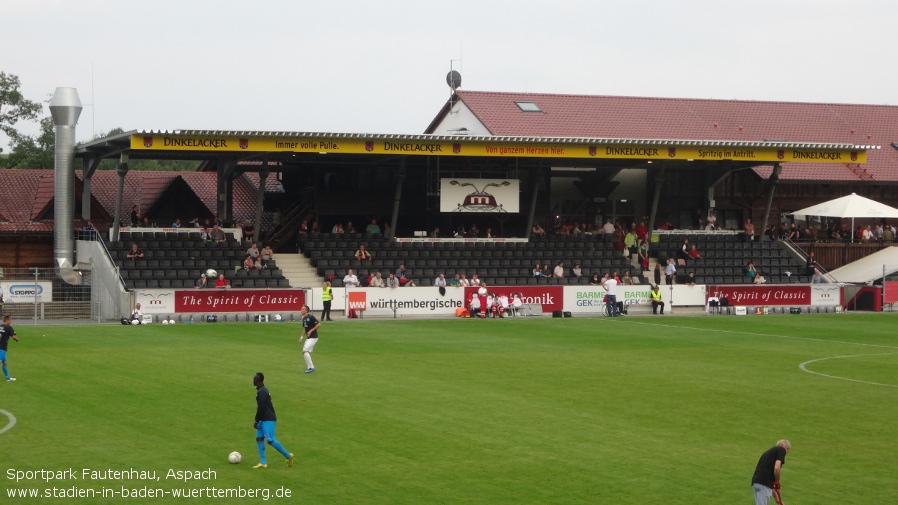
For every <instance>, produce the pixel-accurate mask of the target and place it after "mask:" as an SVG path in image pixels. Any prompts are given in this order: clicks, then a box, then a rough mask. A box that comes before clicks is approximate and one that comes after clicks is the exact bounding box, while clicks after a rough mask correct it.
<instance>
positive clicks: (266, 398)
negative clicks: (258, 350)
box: [253, 372, 293, 468]
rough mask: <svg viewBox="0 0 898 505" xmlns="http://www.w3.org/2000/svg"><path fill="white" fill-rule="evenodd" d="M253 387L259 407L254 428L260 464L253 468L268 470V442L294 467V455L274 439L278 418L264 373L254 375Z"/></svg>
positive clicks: (288, 464)
mask: <svg viewBox="0 0 898 505" xmlns="http://www.w3.org/2000/svg"><path fill="white" fill-rule="evenodd" d="M253 386H256V405H257V407H256V421H255V422H254V423H253V428H255V429H256V443H257V444H258V445H259V464H258V465H256V466H254V467H253V468H268V461H267V460H266V459H265V442H268V445H270V446H272V447H274V448H275V449H276V450H277V451H278V452H279V453H281V454H283V455H284V457H285V458H287V466H293V454H292V453H289V452H287V449H284V446H283V445H281V443H280V442H278V441H277V439H276V438H274V425H275V422H276V421H277V419H278V418H277V415H275V413H274V404H273V403H271V393H269V392H268V388H267V387H265V375H264V374H262V372H256V375H253Z"/></svg>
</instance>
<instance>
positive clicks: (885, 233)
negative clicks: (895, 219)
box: [882, 225, 895, 242]
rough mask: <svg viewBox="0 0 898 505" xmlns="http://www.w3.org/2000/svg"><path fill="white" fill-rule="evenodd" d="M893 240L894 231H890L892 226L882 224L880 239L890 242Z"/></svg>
mask: <svg viewBox="0 0 898 505" xmlns="http://www.w3.org/2000/svg"><path fill="white" fill-rule="evenodd" d="M893 240H895V232H894V231H892V227H891V226H889V225H885V226H883V230H882V241H883V242H891V241H893Z"/></svg>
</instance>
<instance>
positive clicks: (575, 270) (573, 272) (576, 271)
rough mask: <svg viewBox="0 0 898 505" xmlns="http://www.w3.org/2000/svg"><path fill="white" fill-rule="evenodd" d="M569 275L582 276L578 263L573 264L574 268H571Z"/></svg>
mask: <svg viewBox="0 0 898 505" xmlns="http://www.w3.org/2000/svg"><path fill="white" fill-rule="evenodd" d="M571 275H573V276H574V277H583V269H581V268H580V263H575V264H574V268H572V269H571Z"/></svg>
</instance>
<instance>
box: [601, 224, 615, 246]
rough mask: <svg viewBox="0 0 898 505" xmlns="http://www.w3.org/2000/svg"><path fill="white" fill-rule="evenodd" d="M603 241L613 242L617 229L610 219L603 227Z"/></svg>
mask: <svg viewBox="0 0 898 505" xmlns="http://www.w3.org/2000/svg"><path fill="white" fill-rule="evenodd" d="M602 232H603V233H602V239H603V240H604V241H605V242H611V240H612V239H613V238H614V232H615V227H614V224H613V223H612V222H611V220H610V219H606V220H605V224H604V225H602Z"/></svg>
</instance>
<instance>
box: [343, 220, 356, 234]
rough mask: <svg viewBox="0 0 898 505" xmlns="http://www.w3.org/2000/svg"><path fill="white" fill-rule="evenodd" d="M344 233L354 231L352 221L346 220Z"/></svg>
mask: <svg viewBox="0 0 898 505" xmlns="http://www.w3.org/2000/svg"><path fill="white" fill-rule="evenodd" d="M345 230H346V233H356V231H355V226H353V225H352V221H346V228H345Z"/></svg>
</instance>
